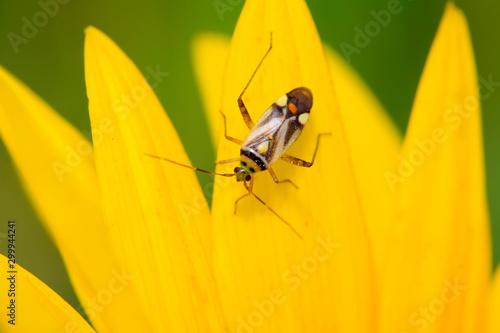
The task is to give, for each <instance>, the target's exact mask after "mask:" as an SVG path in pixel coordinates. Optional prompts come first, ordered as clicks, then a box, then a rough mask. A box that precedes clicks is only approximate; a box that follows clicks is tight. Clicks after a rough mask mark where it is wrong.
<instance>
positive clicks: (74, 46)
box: [0, 0, 500, 306]
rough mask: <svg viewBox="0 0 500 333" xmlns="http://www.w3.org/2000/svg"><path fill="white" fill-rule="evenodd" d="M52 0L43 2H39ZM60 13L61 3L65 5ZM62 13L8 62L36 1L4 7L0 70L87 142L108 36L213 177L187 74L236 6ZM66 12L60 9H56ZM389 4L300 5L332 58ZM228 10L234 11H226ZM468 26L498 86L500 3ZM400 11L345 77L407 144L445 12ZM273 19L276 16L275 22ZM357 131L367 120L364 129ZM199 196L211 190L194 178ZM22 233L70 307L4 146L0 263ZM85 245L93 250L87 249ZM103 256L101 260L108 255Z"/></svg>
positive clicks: (493, 148) (494, 123) (487, 118)
mask: <svg viewBox="0 0 500 333" xmlns="http://www.w3.org/2000/svg"><path fill="white" fill-rule="evenodd" d="M47 1H48V2H50V1H51V0H42V2H47ZM61 1H62V0H61ZM65 1H67V4H64V5H62V4H61V5H60V6H59V9H58V13H57V14H56V15H54V17H50V18H49V20H48V23H47V24H46V25H45V26H43V27H40V28H39V30H38V33H37V34H36V36H34V37H33V38H31V39H29V41H28V43H27V44H21V45H20V46H19V52H17V53H16V52H15V51H14V49H13V47H12V45H11V44H10V42H9V40H8V38H7V35H8V33H10V32H14V33H16V34H18V35H21V28H22V26H23V24H24V23H23V21H22V20H23V17H26V18H28V19H29V20H30V21H32V20H33V19H32V18H33V15H35V14H36V13H37V12H39V11H41V10H42V7H41V5H40V3H39V2H38V1H31V0H30V1H14V0H0V65H1V66H4V67H5V68H6V69H8V70H9V71H10V72H11V73H13V74H14V75H16V76H17V77H18V78H19V79H21V80H22V81H24V82H25V83H26V84H27V85H28V86H30V87H31V88H32V89H33V90H34V91H35V92H36V93H38V94H39V95H40V96H41V97H42V98H43V99H45V100H46V101H47V102H48V103H49V104H50V105H52V107H54V109H56V110H57V111H58V112H59V113H60V114H62V115H63V117H65V118H66V119H67V120H68V121H70V122H71V123H72V124H74V126H76V128H78V129H80V130H81V131H83V132H89V128H90V125H89V118H88V111H87V97H86V91H85V80H84V68H83V41H84V35H83V29H84V28H85V27H86V26H88V25H94V26H96V27H98V28H99V29H101V30H102V31H104V32H105V33H106V34H108V35H109V36H110V37H111V38H112V39H113V40H114V41H115V42H116V43H117V44H118V45H119V46H120V47H121V48H122V49H123V50H124V51H125V52H126V54H127V55H128V56H129V57H130V58H131V59H132V60H133V61H134V62H135V64H136V65H137V66H138V68H139V69H141V70H142V71H144V70H145V69H146V68H147V67H148V66H150V67H153V68H155V67H156V65H159V66H160V69H161V70H162V71H166V72H169V73H170V75H169V77H168V78H166V79H165V80H164V82H162V83H161V84H160V85H159V86H158V88H156V89H155V92H156V94H157V95H158V96H159V98H160V101H161V102H162V103H163V105H164V107H165V108H166V110H167V111H168V113H169V116H170V118H171V120H172V122H173V123H174V125H175V127H176V129H177V131H178V133H179V136H180V138H181V140H182V141H183V143H184V145H185V148H186V150H187V152H188V154H189V156H190V158H191V161H192V163H193V165H196V166H199V167H202V168H207V169H212V168H213V162H214V156H215V155H214V151H213V150H212V146H211V144H210V138H209V133H208V129H207V124H206V121H205V118H204V115H203V111H202V104H201V100H200V94H199V91H198V89H197V85H196V82H195V78H194V73H193V68H192V66H191V57H190V42H191V39H192V38H193V36H194V35H196V34H197V33H199V32H203V31H215V32H222V33H225V34H227V35H231V33H232V31H233V29H234V27H235V24H236V21H237V19H238V16H239V13H240V12H241V9H242V8H243V1H240V2H239V4H237V5H231V4H230V2H229V1H228V0H220V1H219V2H220V3H223V4H226V5H228V6H229V7H230V9H231V10H228V11H226V12H225V13H224V14H223V15H222V19H221V16H220V15H219V14H218V13H217V11H216V9H215V7H214V4H213V3H214V1H213V0H203V1H201V0H197V1H168V0H167V1H159V0H158V1H154V0H144V1H129V0H121V1H97V0H86V1H84V0H70V1H68V0H65ZM63 2H64V1H63ZM389 2H390V1H389V0H380V1H375V0H372V1H368V0H357V1H347V0H344V1H331V0H309V1H307V3H308V5H309V8H310V10H311V12H312V15H313V17H314V20H315V22H316V25H317V28H318V30H319V34H320V36H321V38H322V39H323V41H325V42H326V43H328V44H330V45H331V46H333V47H334V48H336V49H337V50H339V45H340V43H342V42H346V43H349V44H353V38H354V35H355V32H354V30H353V29H354V28H355V27H356V26H357V27H360V28H361V29H363V28H364V26H365V24H366V23H368V22H369V21H371V20H373V18H372V16H371V15H370V11H372V10H374V11H379V10H381V9H386V8H387V5H388V3H389ZM231 3H233V4H235V3H238V1H237V0H232V1H231ZM456 3H457V5H458V6H459V7H460V8H462V9H463V10H464V12H465V14H466V16H467V18H468V20H469V25H470V30H471V34H472V40H473V43H474V49H475V54H476V58H477V66H478V73H479V74H480V75H482V76H483V77H485V78H486V77H488V76H489V75H492V77H493V80H494V81H500V61H499V59H500V44H499V37H498V36H500V24H498V21H497V20H498V13H500V2H499V1H494V0H490V1H487V0H482V1H477V0H464V1H456ZM401 6H402V7H403V8H404V9H403V11H402V12H401V13H400V14H397V15H393V16H392V20H391V22H390V24H389V25H388V26H387V27H383V28H382V30H381V32H380V33H379V35H377V36H376V37H374V38H372V40H371V42H370V44H369V45H368V46H367V47H366V48H364V49H362V51H361V53H360V54H353V55H352V58H351V65H352V66H354V68H355V69H356V70H357V71H358V72H359V73H360V74H361V76H362V77H363V78H364V79H365V80H366V81H367V83H368V84H369V85H370V86H371V87H372V89H373V91H374V92H375V94H376V95H377V96H378V97H379V99H380V100H381V102H382V104H383V105H384V106H385V107H386V108H387V110H388V112H389V113H390V115H391V117H392V118H393V119H394V121H395V123H396V124H397V126H398V127H399V129H400V130H401V132H402V133H404V131H405V129H406V124H407V122H408V118H409V112H410V108H411V105H412V101H413V96H414V94H415V90H416V88H417V84H418V80H419V77H420V74H421V71H422V68H423V66H424V61H425V59H426V56H427V53H428V51H429V47H430V45H431V42H432V39H433V36H434V34H435V32H436V28H437V25H438V23H439V20H440V18H441V15H442V13H443V9H444V6H445V1H443V0H439V1H436V0H429V1H411V0H402V1H401ZM278 14H279V13H278ZM499 109H500V92H495V93H493V94H492V96H491V97H490V98H488V99H487V100H484V101H483V128H484V141H485V156H486V170H487V180H488V197H489V205H490V214H491V223H492V230H493V244H494V264H495V265H496V264H497V263H498V261H499V260H500V207H499V206H498V205H496V203H498V201H499V199H500V186H499V185H500V179H499V177H500V174H499V173H498V172H495V171H497V170H498V169H500V156H499V151H498V148H499V147H500V126H499V124H500V122H499V120H500V115H499V113H498V110H499ZM360 121H362V120H360ZM200 181H201V182H202V184H205V183H208V182H211V181H212V179H211V178H210V177H209V176H200ZM8 219H15V220H16V221H17V229H18V237H17V245H18V254H17V258H18V261H19V263H20V264H22V265H23V266H24V267H25V268H27V269H28V270H29V271H31V272H32V273H33V274H35V275H36V276H37V277H39V278H40V279H41V280H42V281H44V282H45V283H47V284H48V285H49V286H50V287H51V288H53V289H54V290H55V291H56V292H58V293H59V294H60V295H62V297H64V298H65V299H66V300H67V301H68V302H70V303H71V304H72V305H74V306H76V305H77V304H78V301H77V300H76V297H75V295H74V293H73V291H72V289H71V286H70V284H69V281H68V279H67V275H66V273H65V270H64V267H63V264H62V261H61V258H60V255H59V254H58V251H57V250H56V248H55V247H54V245H53V244H52V242H51V240H50V239H49V237H48V235H47V233H46V232H45V231H44V229H43V228H42V227H41V225H40V223H39V221H38V219H37V216H36V214H35V212H34V211H33V210H32V208H31V207H30V204H29V202H28V200H27V198H26V196H25V194H24V193H23V190H22V188H21V185H20V182H19V180H18V178H17V176H16V173H15V170H14V168H13V166H12V161H11V159H10V157H9V155H8V154H7V152H6V150H5V147H4V146H3V144H2V143H0V225H1V227H0V252H2V253H4V254H5V252H6V251H5V250H6V246H5V244H6V243H5V240H6V239H5V233H6V230H7V227H6V221H7V220H8ZM89 242H92V240H90V239H89ZM104 255H105V254H104Z"/></svg>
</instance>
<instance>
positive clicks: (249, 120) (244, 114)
mask: <svg viewBox="0 0 500 333" xmlns="http://www.w3.org/2000/svg"><path fill="white" fill-rule="evenodd" d="M272 48H273V33H272V32H271V41H270V43H269V49H268V50H267V52H266V54H264V56H263V57H262V59H261V60H260V62H259V64H258V65H257V68H256V69H255V71H254V72H253V74H252V76H251V77H250V80H248V83H247V85H246V86H245V88H243V91H242V92H241V94H240V97H238V107H239V108H240V112H241V116H242V117H243V120H244V121H245V124H246V125H247V127H248V128H249V129H252V128H253V126H254V122H253V121H252V118H251V117H250V114H249V113H248V110H247V108H246V106H245V103H243V99H242V97H243V94H244V93H245V91H247V88H248V86H249V85H250V82H252V80H253V77H254V76H255V74H256V73H257V71H258V70H259V68H260V66H261V65H262V63H263V62H264V59H266V57H267V55H268V54H269V52H270V51H271V49H272Z"/></svg>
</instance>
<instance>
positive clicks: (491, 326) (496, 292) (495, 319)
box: [486, 267, 500, 333]
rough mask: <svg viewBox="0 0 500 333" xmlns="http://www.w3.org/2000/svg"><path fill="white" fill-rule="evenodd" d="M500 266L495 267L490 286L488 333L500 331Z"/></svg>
mask: <svg viewBox="0 0 500 333" xmlns="http://www.w3.org/2000/svg"><path fill="white" fill-rule="evenodd" d="M499 311H500V267H497V270H496V273H495V275H494V277H493V283H492V286H491V288H490V308H489V309H488V329H487V330H486V332H488V333H497V332H500V317H499V316H498V313H499Z"/></svg>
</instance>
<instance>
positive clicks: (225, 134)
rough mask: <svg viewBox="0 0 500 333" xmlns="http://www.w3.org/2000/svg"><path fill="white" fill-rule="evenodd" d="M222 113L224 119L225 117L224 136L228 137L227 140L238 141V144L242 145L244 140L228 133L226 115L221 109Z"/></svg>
mask: <svg viewBox="0 0 500 333" xmlns="http://www.w3.org/2000/svg"><path fill="white" fill-rule="evenodd" d="M219 112H220V114H221V115H222V119H224V136H225V137H226V139H227V140H229V141H231V142H234V143H236V144H237V145H240V146H241V145H242V144H243V141H241V140H240V139H236V138H233V137H232V136H229V135H227V126H226V115H225V114H224V113H222V111H219Z"/></svg>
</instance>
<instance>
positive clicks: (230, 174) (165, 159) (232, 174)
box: [144, 153, 235, 177]
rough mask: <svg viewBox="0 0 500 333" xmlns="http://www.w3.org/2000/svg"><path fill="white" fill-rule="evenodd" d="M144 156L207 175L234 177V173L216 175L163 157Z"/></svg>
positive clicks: (216, 173)
mask: <svg viewBox="0 0 500 333" xmlns="http://www.w3.org/2000/svg"><path fill="white" fill-rule="evenodd" d="M144 155H146V156H149V157H152V158H156V159H158V160H163V161H167V162H170V163H173V164H177V165H180V166H183V167H185V168H188V169H191V170H195V171H200V172H204V173H208V174H210V175H216V176H223V177H232V176H234V175H235V174H234V173H218V172H212V171H208V170H203V169H200V168H197V167H193V166H190V165H186V164H182V163H179V162H176V161H172V160H169V159H168V158H165V157H160V156H156V155H151V154H148V153H144Z"/></svg>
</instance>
